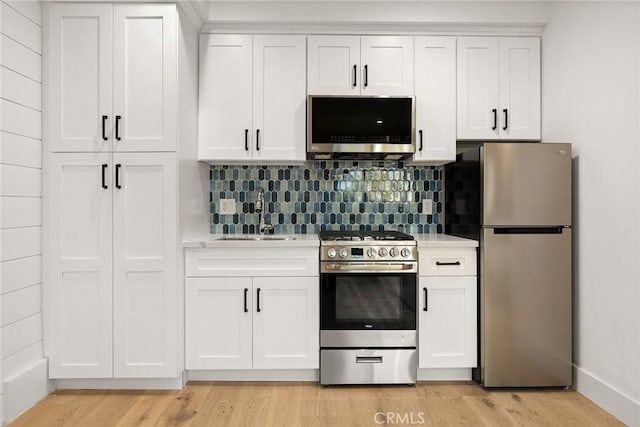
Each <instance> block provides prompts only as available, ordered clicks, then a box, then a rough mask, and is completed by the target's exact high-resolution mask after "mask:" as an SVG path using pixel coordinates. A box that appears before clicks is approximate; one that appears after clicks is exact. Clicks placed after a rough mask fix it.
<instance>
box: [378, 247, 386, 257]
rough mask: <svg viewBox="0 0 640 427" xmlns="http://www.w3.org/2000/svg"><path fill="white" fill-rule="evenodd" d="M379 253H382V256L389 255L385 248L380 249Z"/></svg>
mask: <svg viewBox="0 0 640 427" xmlns="http://www.w3.org/2000/svg"><path fill="white" fill-rule="evenodd" d="M378 254H380V256H387V250H386V249H385V248H380V249H379V250H378Z"/></svg>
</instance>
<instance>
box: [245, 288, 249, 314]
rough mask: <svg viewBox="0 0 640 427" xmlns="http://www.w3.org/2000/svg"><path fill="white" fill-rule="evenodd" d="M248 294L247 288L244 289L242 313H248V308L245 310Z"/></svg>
mask: <svg viewBox="0 0 640 427" xmlns="http://www.w3.org/2000/svg"><path fill="white" fill-rule="evenodd" d="M248 292H249V288H244V312H245V313H246V312H248V311H249V308H247V293H248Z"/></svg>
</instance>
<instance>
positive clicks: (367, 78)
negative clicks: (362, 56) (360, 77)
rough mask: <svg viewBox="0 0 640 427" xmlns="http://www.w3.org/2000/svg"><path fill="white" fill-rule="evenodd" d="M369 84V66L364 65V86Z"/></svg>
mask: <svg viewBox="0 0 640 427" xmlns="http://www.w3.org/2000/svg"><path fill="white" fill-rule="evenodd" d="M367 86H369V66H368V65H365V66H364V87H367Z"/></svg>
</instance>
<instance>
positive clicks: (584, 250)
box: [542, 1, 640, 425]
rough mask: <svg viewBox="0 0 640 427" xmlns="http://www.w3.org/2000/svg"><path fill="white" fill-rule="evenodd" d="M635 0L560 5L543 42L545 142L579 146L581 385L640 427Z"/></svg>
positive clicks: (577, 353) (638, 24)
mask: <svg viewBox="0 0 640 427" xmlns="http://www.w3.org/2000/svg"><path fill="white" fill-rule="evenodd" d="M639 38H640V5H639V4H638V3H637V2H625V3H617V2H611V1H607V2H593V3H586V2H556V3H553V5H552V6H551V11H550V24H549V25H548V26H547V28H546V29H545V31H544V33H543V38H542V64H543V65H542V88H543V89H542V92H543V93H542V101H543V102H542V113H543V116H542V117H543V125H542V135H543V139H544V140H547V141H570V142H573V151H574V157H575V160H574V166H575V170H574V179H575V183H574V187H575V195H574V199H575V205H574V220H575V221H574V226H575V230H576V233H575V235H576V240H575V261H574V274H575V277H574V307H575V312H574V334H575V337H574V364H575V367H576V378H575V382H576V387H577V390H578V391H580V392H582V393H583V394H585V395H586V396H587V397H589V398H590V399H592V400H593V401H595V402H596V403H597V404H599V405H600V406H602V407H604V408H605V409H607V410H608V411H610V412H612V413H613V414H614V415H616V416H617V417H618V418H620V419H621V420H622V421H624V422H626V423H628V424H630V425H640V270H639V266H638V264H639V260H640V251H639V242H640V236H639V225H640V211H639V196H640V186H639V179H640V177H639V173H638V169H639V168H640V158H639V155H640V154H639V149H638V145H639V144H640V133H639V130H638V127H639V118H640V111H639V102H640V99H639V93H640V87H639V80H640V64H639V60H640V58H639V54H640V40H639Z"/></svg>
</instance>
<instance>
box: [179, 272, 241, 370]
mask: <svg viewBox="0 0 640 427" xmlns="http://www.w3.org/2000/svg"><path fill="white" fill-rule="evenodd" d="M252 295H253V292H252V291H251V278H249V277H199V278H188V279H187V280H186V297H185V298H186V368H187V369H251V346H252V344H251V320H252Z"/></svg>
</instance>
